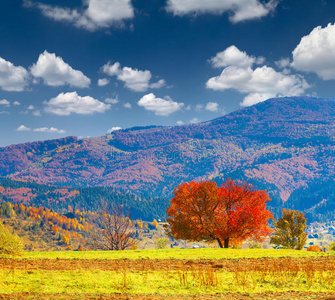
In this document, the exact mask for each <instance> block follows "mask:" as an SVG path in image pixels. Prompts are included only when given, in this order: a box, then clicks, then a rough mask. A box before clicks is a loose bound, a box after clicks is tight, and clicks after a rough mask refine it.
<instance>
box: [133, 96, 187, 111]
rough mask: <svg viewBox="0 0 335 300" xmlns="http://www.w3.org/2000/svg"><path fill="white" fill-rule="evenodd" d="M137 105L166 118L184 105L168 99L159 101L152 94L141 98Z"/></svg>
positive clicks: (159, 99)
mask: <svg viewBox="0 0 335 300" xmlns="http://www.w3.org/2000/svg"><path fill="white" fill-rule="evenodd" d="M137 104H138V105H139V106H142V107H144V108H145V109H146V110H149V111H153V112H154V113H155V115H157V116H168V115H170V114H172V113H174V112H176V111H178V110H180V109H181V108H182V107H183V106H184V103H178V102H175V101H173V100H172V99H170V98H168V99H161V98H158V97H156V96H155V95H154V94H153V93H150V94H147V95H145V96H143V97H142V98H141V99H140V100H139V101H138V102H137Z"/></svg>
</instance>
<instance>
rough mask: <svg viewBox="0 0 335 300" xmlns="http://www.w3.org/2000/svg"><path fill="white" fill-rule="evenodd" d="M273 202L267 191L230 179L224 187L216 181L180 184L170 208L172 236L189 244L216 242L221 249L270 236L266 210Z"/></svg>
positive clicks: (268, 216)
mask: <svg viewBox="0 0 335 300" xmlns="http://www.w3.org/2000/svg"><path fill="white" fill-rule="evenodd" d="M268 201H270V198H269V196H268V194H267V193H266V192H265V191H258V190H255V189H254V188H253V187H252V186H251V185H249V184H246V183H243V184H239V183H236V182H234V181H233V180H230V179H228V180H227V181H226V182H225V183H224V184H223V185H222V186H221V187H218V186H217V185H216V183H215V182H211V181H203V182H194V181H192V182H189V183H184V184H183V185H179V186H178V189H175V191H174V197H173V198H172V199H171V201H170V207H169V208H168V209H167V215H168V219H167V222H168V223H169V226H168V227H167V228H166V230H167V233H168V235H169V236H171V237H174V238H176V239H185V240H189V241H202V240H205V241H214V240H217V242H218V244H219V246H220V247H223V245H222V241H223V242H224V247H225V248H228V247H229V242H230V241H231V242H233V243H240V242H242V241H244V240H246V239H247V238H254V239H257V240H262V239H263V238H264V237H265V236H267V235H269V234H270V233H271V229H270V228H269V227H268V220H269V219H270V218H272V213H271V212H270V211H269V210H267V209H266V202H268Z"/></svg>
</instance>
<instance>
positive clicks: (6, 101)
mask: <svg viewBox="0 0 335 300" xmlns="http://www.w3.org/2000/svg"><path fill="white" fill-rule="evenodd" d="M0 105H3V106H5V107H9V106H10V102H9V101H8V100H6V99H2V100H0Z"/></svg>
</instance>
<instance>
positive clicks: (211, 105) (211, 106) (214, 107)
mask: <svg viewBox="0 0 335 300" xmlns="http://www.w3.org/2000/svg"><path fill="white" fill-rule="evenodd" d="M206 110H209V111H212V112H217V111H218V110H219V104H218V103H216V102H208V103H207V104H206Z"/></svg>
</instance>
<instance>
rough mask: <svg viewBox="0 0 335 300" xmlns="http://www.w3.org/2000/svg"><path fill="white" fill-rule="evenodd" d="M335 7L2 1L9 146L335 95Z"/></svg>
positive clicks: (171, 0)
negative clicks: (267, 101)
mask: <svg viewBox="0 0 335 300" xmlns="http://www.w3.org/2000/svg"><path fill="white" fill-rule="evenodd" d="M334 13H335V3H334V1H329V0H307V1H303V5H302V1H300V0H281V1H276V0H266V1H260V0H204V1H198V0H183V1H182V0H147V1H140V0H134V1H130V0H84V1H81V0H72V1H63V0H57V1H56V0H40V1H35V0H25V1H22V0H10V1H2V2H1V9H0V126H1V128H2V129H1V131H0V146H7V145H10V144H16V143H21V142H28V141H35V140H45V139H53V138H60V137H63V136H68V135H75V136H78V137H87V136H91V137H93V136H101V135H104V134H106V132H107V131H110V130H115V129H118V128H128V127H133V126H145V125H164V126H176V125H181V124H189V123H193V122H201V121H206V120H210V119H214V118H217V117H220V116H222V115H224V114H226V113H229V112H232V111H235V110H237V109H240V108H241V107H245V106H249V105H252V104H255V103H258V102H260V101H264V100H265V99H268V98H271V97H277V96H294V95H311V96H315V97H334V96H335V92H334V86H335V81H334V80H335V25H333V24H334V23H335V14H334Z"/></svg>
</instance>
